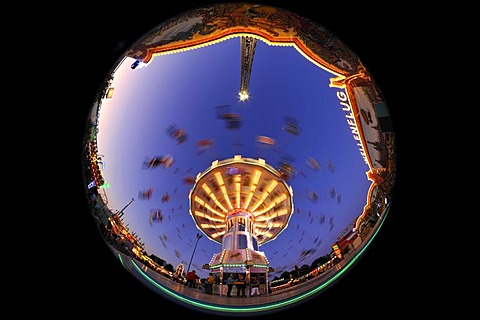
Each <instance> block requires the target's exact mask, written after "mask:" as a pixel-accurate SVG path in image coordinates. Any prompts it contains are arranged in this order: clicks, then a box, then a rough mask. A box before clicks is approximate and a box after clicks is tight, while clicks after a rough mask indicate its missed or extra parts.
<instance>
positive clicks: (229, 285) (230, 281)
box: [227, 273, 235, 297]
mask: <svg viewBox="0 0 480 320" xmlns="http://www.w3.org/2000/svg"><path fill="white" fill-rule="evenodd" d="M234 282H235V278H234V277H233V273H230V276H229V277H228V278H227V297H231V296H232V295H231V293H232V289H233V283H234Z"/></svg>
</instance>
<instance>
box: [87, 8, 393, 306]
mask: <svg viewBox="0 0 480 320" xmlns="http://www.w3.org/2000/svg"><path fill="white" fill-rule="evenodd" d="M82 161H83V177H84V187H85V193H86V201H87V202H88V206H89V209H90V214H91V215H92V219H93V220H94V221H95V223H96V225H97V226H98V231H99V233H100V234H101V236H102V238H103V239H104V240H105V245H106V246H107V247H108V248H109V249H110V250H111V252H112V254H113V255H114V256H115V257H116V258H117V259H118V263H119V267H122V268H124V269H125V270H127V271H128V272H129V273H130V274H131V275H133V277H134V278H135V279H138V281H139V282H140V283H142V284H143V285H144V286H145V287H147V288H149V289H150V290H151V291H153V292H155V293H157V294H158V295H159V296H161V298H165V299H167V300H171V301H173V302H175V303H177V304H179V305H181V306H185V307H187V308H191V309H195V310H199V311H202V312H205V313H212V314H220V315H257V314H264V313H276V312H279V311H281V310H284V309H287V308H291V307H293V306H297V305H299V304H301V303H302V302H304V301H307V300H309V299H311V298H313V297H317V296H319V295H321V294H322V293H323V292H324V291H325V290H327V289H328V288H329V287H331V286H334V285H335V284H336V283H337V282H338V281H340V279H341V277H342V276H343V275H344V274H345V273H346V272H348V271H349V269H351V268H354V267H355V263H356V261H358V259H359V258H361V257H362V255H363V253H364V252H365V250H367V249H368V247H369V245H370V244H371V243H372V241H375V236H376V234H377V233H378V232H379V230H380V229H381V226H382V224H383V223H384V221H385V219H386V218H387V215H388V212H389V209H390V206H391V202H392V190H393V187H394V183H395V173H396V149H395V133H394V128H393V121H392V119H391V117H390V112H389V109H388V105H387V102H386V101H385V100H384V97H383V95H382V92H381V88H379V87H378V85H377V84H376V82H375V81H374V75H372V74H371V73H370V72H369V70H367V68H366V67H365V65H364V64H363V63H362V60H361V57H358V56H357V55H356V54H355V53H354V52H352V50H351V49H350V48H349V47H348V44H346V43H343V42H342V41H341V39H339V38H337V37H336V36H335V35H334V34H332V33H331V32H330V31H328V30H327V29H325V28H324V27H322V26H321V25H319V24H317V23H316V22H313V21H310V20H308V19H306V18H304V17H302V16H299V15H298V14H296V13H294V12H291V11H287V10H285V9H282V8H280V7H274V6H271V5H261V4H253V3H246V2H238V3H219V4H212V5H209V6H204V7H197V8H192V9H191V10H190V11H187V12H184V13H183V14H180V15H177V16H175V17H172V18H170V19H169V20H166V21H159V24H158V25H157V26H156V27H154V28H152V29H151V30H146V31H145V34H144V35H143V36H142V37H141V38H140V39H138V40H137V41H135V42H134V43H133V44H132V45H131V46H129V47H128V48H126V50H125V51H124V52H123V53H122V54H121V56H120V58H119V59H118V60H117V61H116V62H115V64H114V65H113V66H112V67H111V69H110V71H109V73H108V74H106V75H105V79H104V82H103V84H102V85H101V87H100V88H98V92H97V95H96V98H95V99H94V101H93V102H92V106H91V109H90V111H89V113H88V119H87V123H86V127H85V133H84V138H83V154H82Z"/></svg>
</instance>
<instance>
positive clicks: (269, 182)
mask: <svg viewBox="0 0 480 320" xmlns="http://www.w3.org/2000/svg"><path fill="white" fill-rule="evenodd" d="M283 177H284V175H283V174H282V172H280V171H278V170H277V169H275V168H273V167H272V166H270V165H268V164H267V163H266V162H265V161H264V160H263V159H251V158H243V157H242V156H240V155H236V156H235V157H234V158H230V159H225V160H221V161H219V160H216V161H214V162H213V163H212V165H211V166H210V167H209V168H208V169H207V170H205V171H204V172H203V173H199V174H198V175H197V177H196V180H195V184H194V186H193V188H192V189H191V191H190V195H189V200H190V214H191V216H192V218H193V219H194V221H195V224H196V226H197V227H198V228H199V229H200V230H201V231H202V232H203V233H204V234H205V235H206V236H207V237H208V238H209V239H210V240H212V241H214V242H217V243H219V244H220V245H221V251H220V252H218V253H216V254H214V255H213V257H212V259H211V261H210V263H209V264H208V265H206V266H205V268H208V269H209V270H210V271H211V272H212V273H213V274H214V275H216V277H217V279H219V281H218V282H219V284H220V286H219V288H220V289H219V293H220V294H222V293H223V292H222V289H225V288H222V284H224V280H226V278H227V277H228V275H229V274H231V273H234V274H235V275H237V274H242V275H244V277H245V279H246V280H247V282H249V280H250V277H252V276H255V277H257V278H258V279H260V284H261V285H262V284H263V286H261V290H262V291H264V290H266V286H265V285H266V283H267V279H268V271H269V269H270V267H269V263H268V258H267V257H266V255H265V253H264V252H262V251H261V249H260V247H261V246H262V245H263V244H265V243H268V242H270V241H273V240H274V239H275V238H276V237H277V236H278V235H279V234H280V233H281V232H282V231H283V230H284V229H285V228H286V227H287V226H288V222H289V220H290V217H291V215H292V213H293V201H292V198H293V191H292V188H291V187H290V186H289V185H288V184H287V183H286V181H285V179H284V178H283ZM223 287H225V286H223Z"/></svg>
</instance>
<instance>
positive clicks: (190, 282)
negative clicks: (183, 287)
mask: <svg viewBox="0 0 480 320" xmlns="http://www.w3.org/2000/svg"><path fill="white" fill-rule="evenodd" d="M197 279H200V277H199V276H197V273H196V271H195V270H192V271H189V272H188V273H187V286H188V287H190V288H195V283H196V282H197Z"/></svg>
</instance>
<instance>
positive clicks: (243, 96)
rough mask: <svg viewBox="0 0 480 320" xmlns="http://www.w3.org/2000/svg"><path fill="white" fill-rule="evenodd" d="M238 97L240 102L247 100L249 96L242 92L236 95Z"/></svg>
mask: <svg viewBox="0 0 480 320" xmlns="http://www.w3.org/2000/svg"><path fill="white" fill-rule="evenodd" d="M238 97H239V98H240V101H245V100H248V98H249V95H248V92H247V91H246V90H243V91H240V92H239V93H238Z"/></svg>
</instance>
